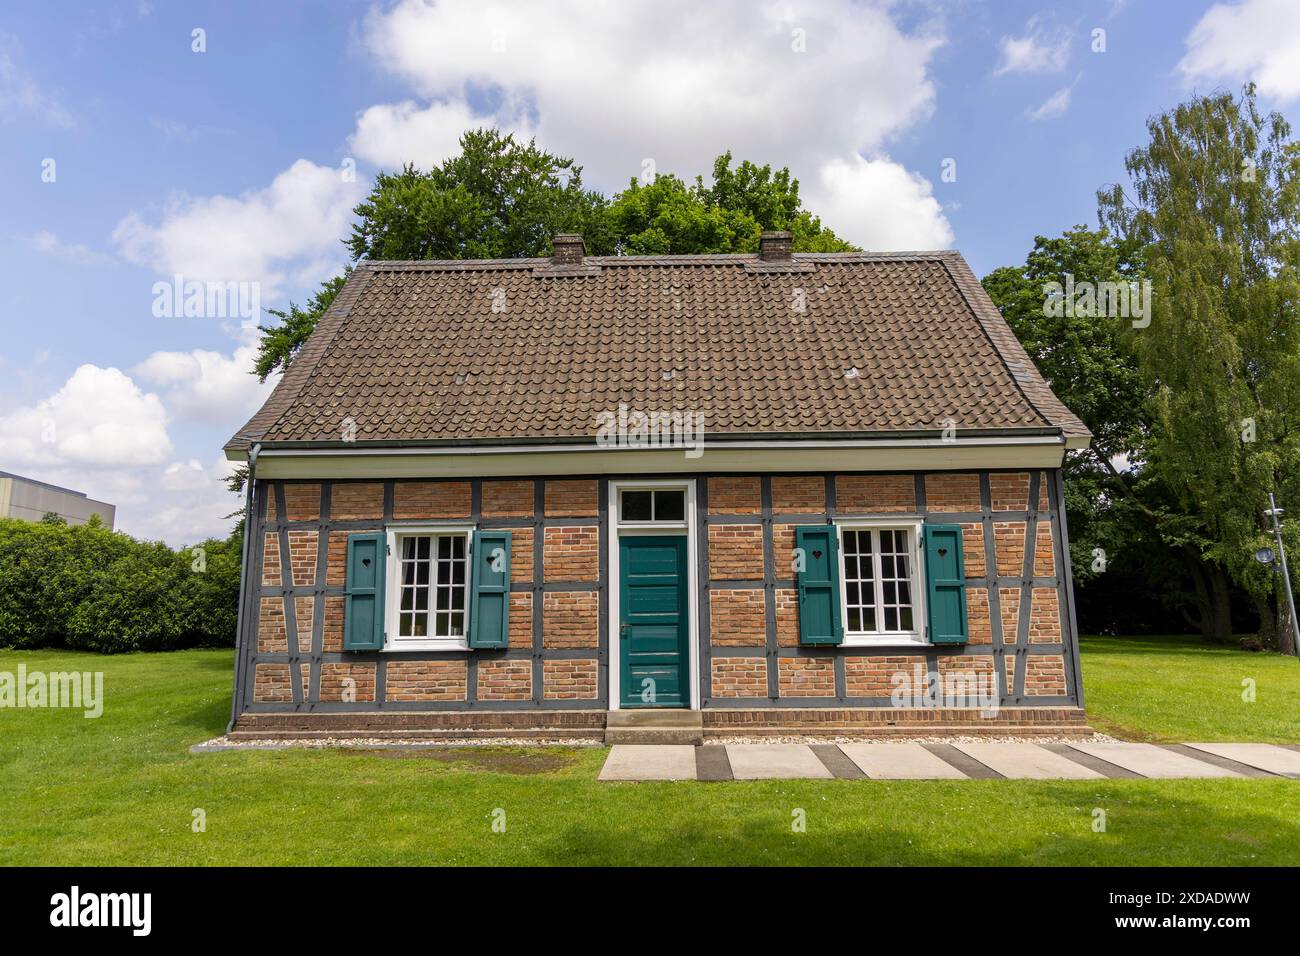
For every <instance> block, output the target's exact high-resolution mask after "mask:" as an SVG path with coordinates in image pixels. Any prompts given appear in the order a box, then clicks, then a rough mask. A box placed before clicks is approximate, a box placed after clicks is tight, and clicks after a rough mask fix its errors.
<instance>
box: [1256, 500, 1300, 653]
mask: <svg viewBox="0 0 1300 956" xmlns="http://www.w3.org/2000/svg"><path fill="white" fill-rule="evenodd" d="M1264 514H1265V516H1267V517H1269V518H1272V519H1273V537H1274V538H1275V539H1276V540H1277V558H1278V564H1279V565H1280V570H1281V571H1282V590H1284V591H1286V603H1287V607H1288V608H1290V610H1291V635H1292V643H1293V644H1294V645H1295V651H1296V656H1297V657H1300V621H1297V620H1296V616H1295V594H1294V593H1292V591H1291V573H1290V572H1289V571H1288V570H1287V567H1286V548H1285V547H1283V546H1282V523H1281V521H1279V520H1278V519H1279V518H1280V517H1281V515H1282V509H1281V508H1279V507H1278V506H1277V499H1275V498H1274V497H1273V492H1271V491H1270V492H1269V493H1268V508H1266V509H1265V511H1264ZM1255 560H1256V561H1258V562H1260V563H1261V564H1272V563H1273V549H1272V548H1260V549H1259V550H1258V551H1256V552H1255Z"/></svg>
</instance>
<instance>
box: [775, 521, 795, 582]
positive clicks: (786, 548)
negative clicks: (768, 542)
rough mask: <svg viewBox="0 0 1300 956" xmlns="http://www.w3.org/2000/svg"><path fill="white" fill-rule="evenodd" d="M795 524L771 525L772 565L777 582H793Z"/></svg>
mask: <svg viewBox="0 0 1300 956" xmlns="http://www.w3.org/2000/svg"><path fill="white" fill-rule="evenodd" d="M798 527H799V525H796V524H774V525H772V563H773V564H774V565H775V569H776V577H777V580H778V581H793V580H794V579H795V571H794V540H795V538H794V529H795V528H798Z"/></svg>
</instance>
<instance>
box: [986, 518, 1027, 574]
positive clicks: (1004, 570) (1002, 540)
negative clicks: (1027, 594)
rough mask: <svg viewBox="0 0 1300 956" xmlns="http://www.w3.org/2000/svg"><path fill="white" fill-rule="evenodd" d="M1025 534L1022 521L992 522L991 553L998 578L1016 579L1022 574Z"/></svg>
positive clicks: (1024, 526)
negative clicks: (996, 564)
mask: <svg viewBox="0 0 1300 956" xmlns="http://www.w3.org/2000/svg"><path fill="white" fill-rule="evenodd" d="M1025 532H1026V525H1025V522H1023V521H995V522H993V551H994V554H995V556H996V558H997V563H998V575H999V576H1000V577H1013V578H1018V577H1020V576H1021V575H1022V574H1024V572H1025Z"/></svg>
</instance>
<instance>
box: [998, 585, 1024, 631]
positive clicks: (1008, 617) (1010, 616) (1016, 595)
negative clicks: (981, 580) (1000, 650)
mask: <svg viewBox="0 0 1300 956" xmlns="http://www.w3.org/2000/svg"><path fill="white" fill-rule="evenodd" d="M998 603H999V604H1000V605H1001V606H1002V643H1003V644H1014V643H1016V638H1017V634H1018V632H1019V629H1020V588H998Z"/></svg>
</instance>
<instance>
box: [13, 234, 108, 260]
mask: <svg viewBox="0 0 1300 956" xmlns="http://www.w3.org/2000/svg"><path fill="white" fill-rule="evenodd" d="M28 242H29V243H30V245H31V247H32V248H33V249H35V250H36V251H37V252H43V253H46V254H47V255H51V256H57V257H58V258H60V259H63V260H66V261H67V262H71V263H73V264H74V265H79V266H94V265H100V264H103V263H109V262H113V261H114V259H113V257H112V256H110V255H105V254H104V253H102V252H96V251H95V250H94V249H91V248H90V247H89V246H85V245H82V244H81V243H79V242H64V241H63V240H61V239H60V238H59V237H58V236H56V235H55V234H54V233H52V232H49V231H48V230H41V231H40V232H38V233H36V234H35V235H33V236H32V237H31V239H29V240H28Z"/></svg>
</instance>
